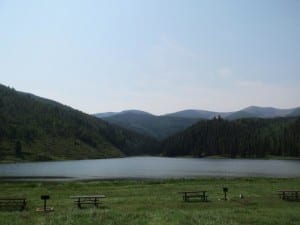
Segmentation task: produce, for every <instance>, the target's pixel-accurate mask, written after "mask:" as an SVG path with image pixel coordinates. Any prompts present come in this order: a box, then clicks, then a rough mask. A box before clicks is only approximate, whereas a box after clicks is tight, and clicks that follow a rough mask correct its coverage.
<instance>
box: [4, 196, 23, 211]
mask: <svg viewBox="0 0 300 225" xmlns="http://www.w3.org/2000/svg"><path fill="white" fill-rule="evenodd" d="M16 206H19V207H20V209H21V210H24V209H25V207H26V198H24V197H0V207H16Z"/></svg>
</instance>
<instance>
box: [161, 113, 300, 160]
mask: <svg viewBox="0 0 300 225" xmlns="http://www.w3.org/2000/svg"><path fill="white" fill-rule="evenodd" d="M162 151H163V153H164V155H166V156H183V155H193V156H196V157H202V156H209V155H224V156H231V157H247V158H248V157H264V156H266V155H276V156H294V157H299V156H300V118H299V117H298V118H274V119H254V118H252V119H240V120H234V121H228V120H223V119H221V118H217V119H213V120H207V121H201V122H199V123H197V124H195V125H194V126H192V127H190V128H188V129H186V130H185V131H183V132H180V133H178V134H176V135H174V136H172V137H169V138H167V139H166V140H164V142H163V144H162Z"/></svg>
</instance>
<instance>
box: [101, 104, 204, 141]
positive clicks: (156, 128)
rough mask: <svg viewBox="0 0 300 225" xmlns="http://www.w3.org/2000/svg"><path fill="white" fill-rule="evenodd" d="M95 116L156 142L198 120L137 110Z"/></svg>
mask: <svg viewBox="0 0 300 225" xmlns="http://www.w3.org/2000/svg"><path fill="white" fill-rule="evenodd" d="M96 116H97V117H99V118H101V119H103V120H105V121H107V122H109V123H112V124H115V125H119V126H121V127H123V128H126V129H129V130H132V131H135V132H137V133H141V134H143V135H147V136H150V137H154V138H156V139H158V140H161V139H163V138H166V137H168V136H170V135H172V134H175V133H177V132H179V131H181V130H184V129H185V128H188V127H189V126H191V125H193V124H194V123H196V122H198V121H199V120H200V119H199V118H179V117H178V118H177V117H171V116H154V115H152V114H150V113H147V112H144V111H139V110H125V111H122V112H120V113H114V114H112V115H111V116H106V115H105V114H100V115H99V114H96ZM103 116H104V117H103Z"/></svg>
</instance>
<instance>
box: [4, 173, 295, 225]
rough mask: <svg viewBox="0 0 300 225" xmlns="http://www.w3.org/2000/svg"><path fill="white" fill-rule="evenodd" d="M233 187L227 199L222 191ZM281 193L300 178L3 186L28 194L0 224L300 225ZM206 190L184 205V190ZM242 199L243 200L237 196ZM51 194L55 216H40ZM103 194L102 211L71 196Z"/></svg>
mask: <svg viewBox="0 0 300 225" xmlns="http://www.w3.org/2000/svg"><path fill="white" fill-rule="evenodd" d="M224 186H226V187H228V188H229V192H228V197H229V200H228V201H223V200H219V199H221V198H223V192H222V188H223V187H224ZM278 189H300V179H275V178H274V179H273V178H272V179H271V178H235V179H221V178H220V179H218V178H200V179H186V180H184V179H180V180H155V181H154V180H137V181H134V180H116V181H90V182H57V183H56V182H4V181H2V182H1V183H0V190H1V193H0V197H7V196H25V197H26V198H27V199H28V206H27V208H26V210H25V211H22V212H20V211H18V210H7V209H4V208H2V209H0V224H1V225H11V224H18V225H19V224H22V225H35V224H38V225H43V224H49V225H50V224H53V225H59V224H64V225H71V224H72V225H75V224H78V225H87V224H103V225H104V224H105V225H106V224H107V225H110V224H111V225H112V224H116V225H126V224H128V225H135V224H136V225H137V224H139V225H144V224H149V225H150V224H151V225H167V224H178V225H189V224H207V225H208V224H218V225H222V224H224V225H225V224H226V225H230V224H249V225H250V224H251V225H254V224H270V225H276V224H278V225H288V224H295V225H296V224H300V202H287V201H283V200H280V199H279V197H278V196H277V194H276V191H277V190H278ZM188 190H207V191H208V196H209V197H208V199H209V201H208V202H183V201H182V196H181V195H180V194H178V192H180V191H188ZM240 193H241V194H243V195H244V199H240V198H239V194H240ZM42 194H49V195H50V197H51V199H50V200H49V201H48V206H50V207H54V210H55V211H54V212H49V213H41V212H36V211H35V210H36V208H38V207H42V204H43V202H42V201H41V200H40V195H42ZM88 194H104V195H106V196H107V198H106V199H104V204H103V205H102V206H101V207H99V208H94V207H93V206H87V207H85V208H84V209H78V208H77V206H76V205H75V204H74V203H73V200H72V199H70V198H69V196H71V195H88Z"/></svg>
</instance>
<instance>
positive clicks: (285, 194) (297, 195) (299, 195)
mask: <svg viewBox="0 0 300 225" xmlns="http://www.w3.org/2000/svg"><path fill="white" fill-rule="evenodd" d="M277 192H278V193H279V197H280V198H281V199H282V200H291V201H298V200H300V190H278V191H277Z"/></svg>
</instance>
